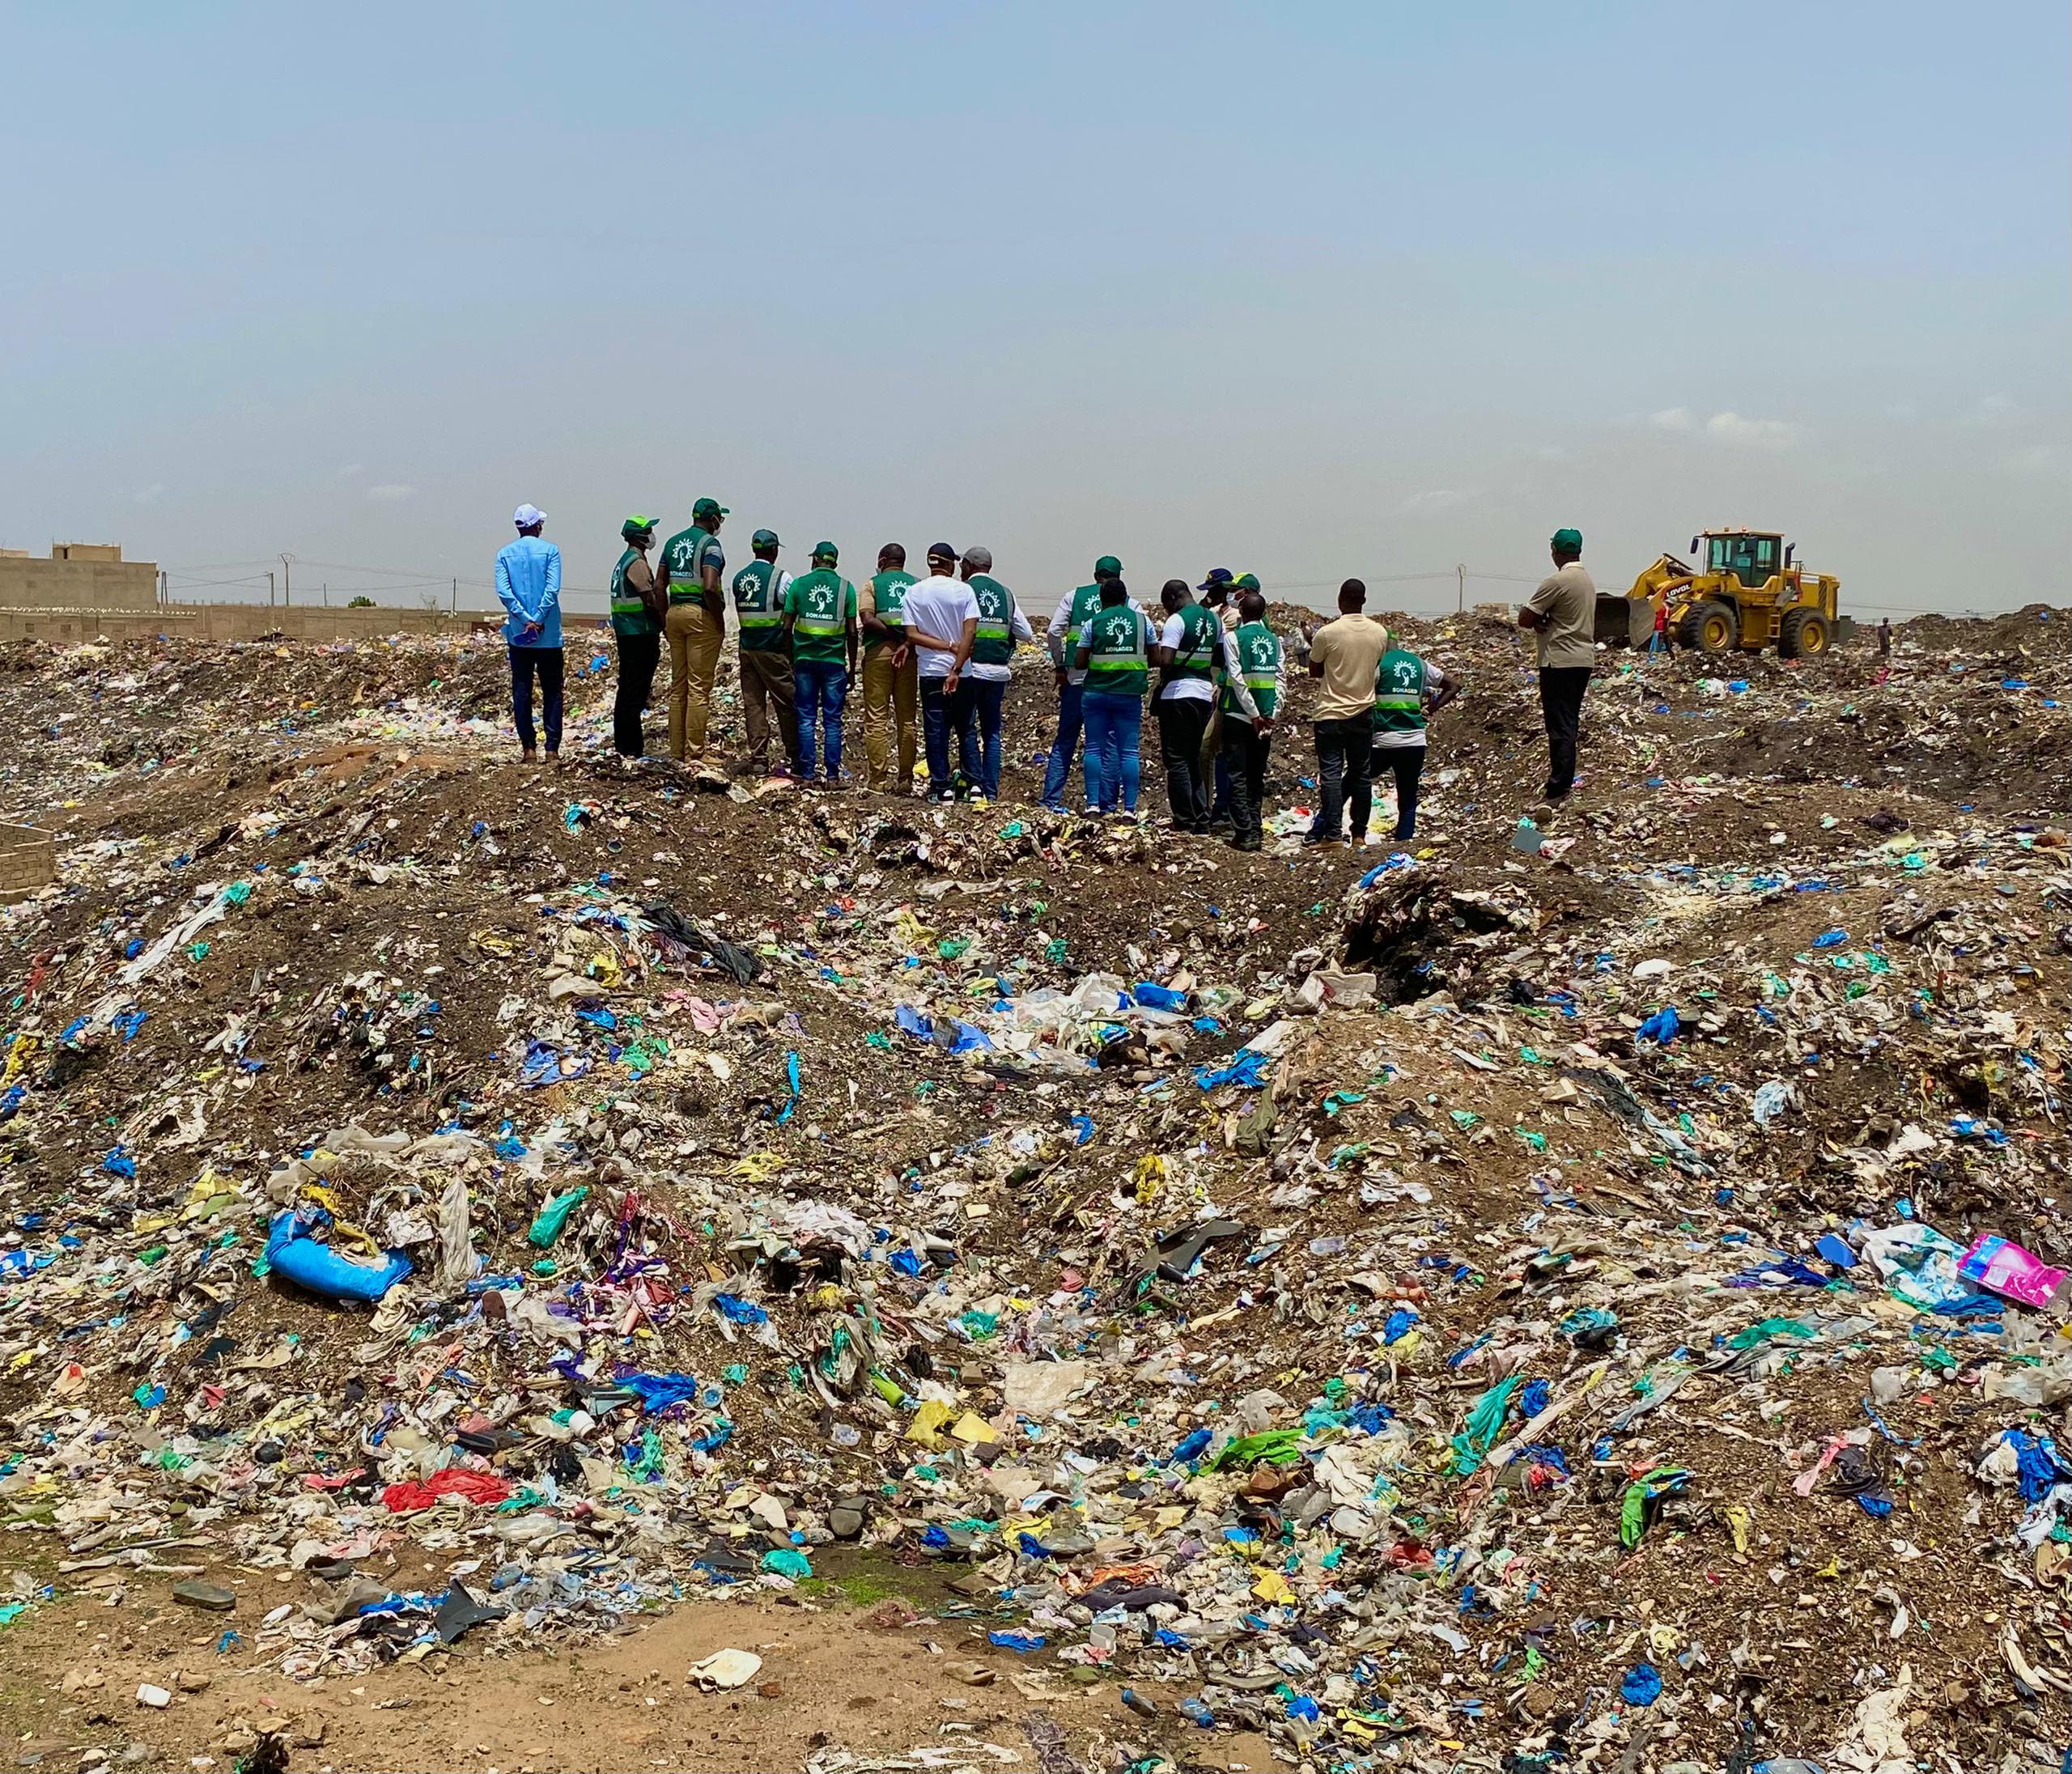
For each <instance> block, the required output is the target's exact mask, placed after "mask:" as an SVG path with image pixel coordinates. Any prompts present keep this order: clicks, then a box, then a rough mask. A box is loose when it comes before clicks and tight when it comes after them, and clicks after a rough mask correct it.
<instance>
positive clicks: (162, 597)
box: [159, 567, 172, 604]
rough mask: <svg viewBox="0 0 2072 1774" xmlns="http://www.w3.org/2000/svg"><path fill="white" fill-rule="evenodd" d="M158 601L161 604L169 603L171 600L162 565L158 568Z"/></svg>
mask: <svg viewBox="0 0 2072 1774" xmlns="http://www.w3.org/2000/svg"><path fill="white" fill-rule="evenodd" d="M159 602H160V603H161V604H170V603H171V602H172V597H171V596H170V595H169V594H168V592H167V590H166V583H165V569H164V568H163V567H160V568H159Z"/></svg>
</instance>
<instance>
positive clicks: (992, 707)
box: [970, 677, 1007, 800]
mask: <svg viewBox="0 0 2072 1774" xmlns="http://www.w3.org/2000/svg"><path fill="white" fill-rule="evenodd" d="M970 692H971V710H972V713H973V714H974V715H976V716H977V718H978V722H979V745H980V747H981V753H980V758H979V792H980V793H981V794H983V796H985V797H986V799H987V800H999V799H1000V704H1001V703H1002V702H1004V701H1005V700H1006V699H1007V685H1004V684H991V683H988V682H987V681H986V680H985V679H983V677H974V678H972V679H970Z"/></svg>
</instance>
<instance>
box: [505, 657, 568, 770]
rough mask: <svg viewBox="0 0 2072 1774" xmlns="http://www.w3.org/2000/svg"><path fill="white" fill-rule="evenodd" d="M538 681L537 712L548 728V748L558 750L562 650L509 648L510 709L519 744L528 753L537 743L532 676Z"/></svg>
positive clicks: (559, 745) (559, 744)
mask: <svg viewBox="0 0 2072 1774" xmlns="http://www.w3.org/2000/svg"><path fill="white" fill-rule="evenodd" d="M534 673H537V674H538V677H539V680H540V713H541V716H542V718H543V719H545V721H546V729H547V749H548V750H549V751H550V752H558V751H559V750H560V749H561V682H562V662H561V649H560V648H559V647H512V649H511V710H512V714H513V715H516V717H517V723H518V743H519V744H520V745H522V746H524V748H525V749H526V750H527V751H532V750H533V749H535V748H536V747H537V745H538V744H539V740H538V737H537V735H536V734H535V733H534V732H533V675H534Z"/></svg>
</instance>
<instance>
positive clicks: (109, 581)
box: [0, 542, 159, 612]
mask: <svg viewBox="0 0 2072 1774" xmlns="http://www.w3.org/2000/svg"><path fill="white" fill-rule="evenodd" d="M158 601H159V570H158V567H157V566H156V565H155V563H154V562H150V561H125V559H123V558H122V550H121V548H120V547H119V546H118V545H117V544H115V543H113V542H53V543H52V544H51V547H50V558H49V560H47V561H46V560H39V559H37V558H36V557H35V556H33V555H32V554H26V553H24V554H17V553H15V551H14V550H12V549H9V550H4V551H0V609H35V610H80V611H89V610H90V611H95V612H100V611H104V610H148V609H156V608H157V607H158Z"/></svg>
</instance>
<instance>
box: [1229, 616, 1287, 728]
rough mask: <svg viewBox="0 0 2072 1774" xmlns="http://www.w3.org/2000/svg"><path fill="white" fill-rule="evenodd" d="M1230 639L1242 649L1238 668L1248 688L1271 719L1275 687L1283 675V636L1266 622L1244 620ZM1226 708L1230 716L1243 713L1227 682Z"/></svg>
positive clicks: (1254, 699)
mask: <svg viewBox="0 0 2072 1774" xmlns="http://www.w3.org/2000/svg"><path fill="white" fill-rule="evenodd" d="M1230 639H1231V640H1232V641H1233V642H1234V643H1236V646H1237V648H1238V673H1239V675H1240V676H1242V677H1243V679H1244V681H1245V688H1246V690H1250V692H1251V693H1252V700H1253V702H1255V703H1256V704H1257V705H1258V707H1259V712H1260V713H1261V714H1262V715H1267V717H1268V718H1271V717H1272V714H1273V710H1274V702H1275V697H1274V694H1273V686H1274V685H1275V684H1276V683H1277V682H1278V681H1280V636H1279V635H1277V634H1275V633H1274V631H1273V630H1272V629H1270V628H1268V627H1267V626H1266V624H1265V623H1264V622H1240V623H1239V624H1238V631H1237V633H1236V634H1233V635H1232V636H1231V637H1230ZM1223 711H1224V713H1225V714H1226V715H1240V711H1239V709H1238V698H1237V697H1236V695H1235V694H1233V692H1232V690H1231V689H1230V686H1229V685H1228V684H1227V683H1226V684H1225V685H1224V686H1223ZM1240 718H1241V719H1242V715H1240Z"/></svg>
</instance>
